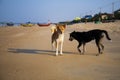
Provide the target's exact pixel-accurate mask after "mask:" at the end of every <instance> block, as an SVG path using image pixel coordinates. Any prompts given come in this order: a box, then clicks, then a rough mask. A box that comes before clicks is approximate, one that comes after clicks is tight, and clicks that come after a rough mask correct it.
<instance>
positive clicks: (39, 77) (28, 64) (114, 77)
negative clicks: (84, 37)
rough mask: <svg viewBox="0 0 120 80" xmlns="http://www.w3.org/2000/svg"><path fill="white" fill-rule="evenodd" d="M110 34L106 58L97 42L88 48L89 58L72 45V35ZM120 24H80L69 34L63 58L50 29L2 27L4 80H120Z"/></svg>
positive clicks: (0, 62)
mask: <svg viewBox="0 0 120 80" xmlns="http://www.w3.org/2000/svg"><path fill="white" fill-rule="evenodd" d="M92 29H103V30H107V31H108V33H109V35H110V37H111V39H112V42H110V41H108V40H107V39H106V38H104V40H103V44H104V46H105V50H104V54H102V55H99V56H96V54H97V53H98V51H97V47H96V45H95V43H94V41H92V42H90V43H87V44H86V52H85V55H80V54H79V52H78V51H77V45H78V43H77V41H75V40H74V41H72V42H70V41H69V40H68V39H69V33H71V32H72V31H74V30H76V31H88V30H92ZM119 35H120V21H116V22H114V23H100V24H94V23H87V24H84V23H79V24H73V25H68V26H67V29H66V31H65V40H64V46H63V56H54V55H55V52H54V51H52V49H51V32H50V26H49V27H38V26H37V25H35V26H33V27H22V26H21V27H0V80H120V36H119Z"/></svg>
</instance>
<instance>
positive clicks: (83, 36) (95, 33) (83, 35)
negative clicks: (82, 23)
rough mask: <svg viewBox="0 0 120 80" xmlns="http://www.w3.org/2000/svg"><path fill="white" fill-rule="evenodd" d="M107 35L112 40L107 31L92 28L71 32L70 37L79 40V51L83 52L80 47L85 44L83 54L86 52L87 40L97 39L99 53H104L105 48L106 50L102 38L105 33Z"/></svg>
mask: <svg viewBox="0 0 120 80" xmlns="http://www.w3.org/2000/svg"><path fill="white" fill-rule="evenodd" d="M103 33H104V34H105V35H106V38H107V39H108V40H111V39H110V37H109V35H108V33H107V31H105V30H99V29H95V30H90V31H88V32H75V31H74V32H72V33H70V38H69V40H70V41H72V40H73V39H75V40H77V41H78V42H79V45H78V47H77V49H78V51H79V52H80V53H81V50H80V49H79V47H80V46H81V45H82V44H83V54H84V52H85V44H86V43H87V42H90V41H91V40H95V42H96V45H97V47H98V52H99V53H98V54H97V55H99V54H102V53H103V52H102V51H103V50H104V46H103V44H102V43H101V41H102V38H103V37H104V34H103Z"/></svg>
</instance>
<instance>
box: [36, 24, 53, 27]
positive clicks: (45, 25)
mask: <svg viewBox="0 0 120 80" xmlns="http://www.w3.org/2000/svg"><path fill="white" fill-rule="evenodd" d="M50 24H51V23H47V24H40V23H38V24H37V25H38V26H40V27H42V26H44V27H48V26H49V25H50Z"/></svg>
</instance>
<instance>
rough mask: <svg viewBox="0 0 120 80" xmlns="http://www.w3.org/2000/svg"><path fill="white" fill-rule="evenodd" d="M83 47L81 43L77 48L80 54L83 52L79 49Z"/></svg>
mask: <svg viewBox="0 0 120 80" xmlns="http://www.w3.org/2000/svg"><path fill="white" fill-rule="evenodd" d="M81 45H82V43H79V45H78V46H77V49H78V51H79V52H80V54H81V50H80V49H79V48H80V46H81Z"/></svg>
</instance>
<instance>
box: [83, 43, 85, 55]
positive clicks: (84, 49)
mask: <svg viewBox="0 0 120 80" xmlns="http://www.w3.org/2000/svg"><path fill="white" fill-rule="evenodd" d="M84 53H85V43H83V54H84Z"/></svg>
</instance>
